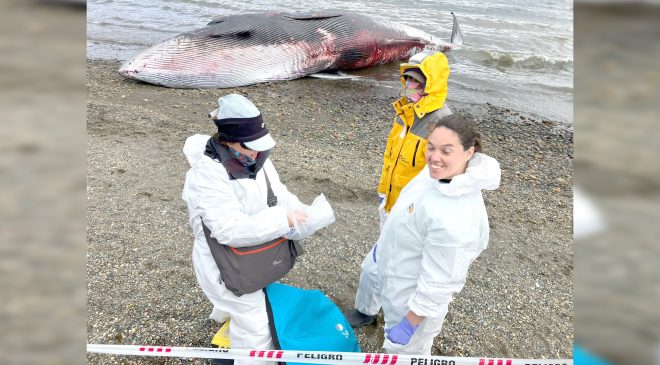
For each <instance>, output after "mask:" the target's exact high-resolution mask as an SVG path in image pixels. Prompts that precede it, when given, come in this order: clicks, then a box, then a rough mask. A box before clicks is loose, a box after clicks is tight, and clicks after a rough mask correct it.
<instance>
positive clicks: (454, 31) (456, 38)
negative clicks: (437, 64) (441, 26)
mask: <svg viewBox="0 0 660 365" xmlns="http://www.w3.org/2000/svg"><path fill="white" fill-rule="evenodd" d="M451 16H452V18H454V25H453V26H452V28H451V43H452V44H454V45H456V46H462V45H463V35H462V34H461V27H460V26H459V25H458V19H456V14H454V12H453V11H452V12H451Z"/></svg>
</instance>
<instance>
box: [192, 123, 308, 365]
mask: <svg viewBox="0 0 660 365" xmlns="http://www.w3.org/2000/svg"><path fill="white" fill-rule="evenodd" d="M209 138H210V136H206V135H200V134H197V135H194V136H191V137H189V138H188V139H187V140H186V143H185V145H184V147H183V152H184V154H185V155H186V158H187V159H188V162H189V163H190V166H191V168H190V170H188V173H187V174H186V181H185V184H184V187H183V193H182V198H183V200H184V201H185V202H186V203H187V205H188V212H189V219H190V221H189V223H190V226H191V227H192V230H193V234H194V236H195V242H194V246H193V252H192V261H193V266H194V268H195V274H196V276H197V282H198V283H199V286H200V287H201V288H202V290H203V291H204V294H206V296H207V297H208V298H209V300H210V301H211V303H212V304H213V312H212V313H211V316H210V318H211V319H214V320H216V321H218V322H224V321H225V320H227V319H231V320H232V321H231V326H230V328H229V339H230V342H231V344H232V347H235V348H255V349H271V348H272V339H271V335H270V330H269V328H268V316H267V313H266V302H265V298H264V294H263V291H261V290H259V291H256V292H254V293H250V294H245V295H242V296H240V297H237V296H235V295H234V294H233V293H232V292H231V291H229V290H228V289H227V288H225V286H224V284H223V283H222V282H221V279H220V271H219V270H218V267H217V266H216V263H215V261H214V260H213V256H212V255H211V251H210V250H209V247H208V244H207V242H206V238H205V237H204V231H203V229H202V225H201V220H202V219H203V220H204V224H205V225H206V226H207V227H208V228H209V230H210V231H211V236H213V237H215V238H216V239H217V240H218V242H221V243H223V244H226V245H229V246H233V247H244V246H252V245H256V244H261V243H264V242H267V241H269V240H272V239H274V238H276V237H281V236H284V235H285V234H287V233H288V232H289V229H290V228H289V224H288V221H287V208H286V206H287V205H288V204H292V205H294V206H295V205H298V204H301V203H300V201H299V200H298V198H297V197H296V196H295V195H293V194H291V193H290V192H289V191H288V190H287V188H286V187H285V186H284V185H283V184H282V183H281V182H280V179H279V175H278V174H277V171H275V167H274V166H273V164H272V162H271V161H270V159H268V160H266V162H265V163H264V165H263V167H262V169H261V170H260V171H259V172H258V173H257V177H256V180H253V179H250V178H243V179H236V180H230V178H229V175H228V173H227V170H226V169H225V167H224V166H223V165H222V164H221V163H219V162H216V161H214V160H213V159H211V158H210V157H208V156H206V155H204V149H205V146H206V143H207V141H208V140H209ZM264 170H266V173H267V174H268V179H269V181H270V184H271V188H272V189H273V193H274V194H275V195H276V196H277V199H278V203H277V205H276V206H274V207H268V204H267V203H266V197H267V195H268V193H267V191H268V190H267V186H266V179H265V177H264ZM246 364H250V365H256V364H264V365H265V364H267V362H262V361H250V360H236V365H246Z"/></svg>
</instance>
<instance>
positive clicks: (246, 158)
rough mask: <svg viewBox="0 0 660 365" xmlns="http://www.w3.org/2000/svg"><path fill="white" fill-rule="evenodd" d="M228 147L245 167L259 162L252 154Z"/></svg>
mask: <svg viewBox="0 0 660 365" xmlns="http://www.w3.org/2000/svg"><path fill="white" fill-rule="evenodd" d="M228 149H229V153H231V154H232V156H234V158H235V159H237V160H238V162H240V163H241V165H243V166H245V167H249V166H252V165H254V164H255V163H256V162H257V160H255V159H253V158H251V157H250V156H246V155H243V154H241V153H240V152H238V151H236V150H235V149H233V148H231V147H229V148H228Z"/></svg>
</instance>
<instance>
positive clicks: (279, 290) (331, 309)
mask: <svg viewBox="0 0 660 365" xmlns="http://www.w3.org/2000/svg"><path fill="white" fill-rule="evenodd" d="M266 297H267V301H266V302H267V305H268V315H269V320H270V323H271V334H272V335H273V344H274V345H275V348H276V349H278V350H301V351H343V352H360V346H359V344H358V341H357V338H356V337H355V333H354V332H353V329H352V328H351V325H350V324H349V323H348V321H347V320H346V318H345V317H344V315H343V314H342V312H341V311H340V310H339V308H337V306H336V305H335V303H333V302H332V301H331V300H330V299H329V298H328V297H326V296H325V294H323V293H322V292H320V291H319V290H306V289H300V288H296V287H292V286H289V285H285V284H280V283H273V284H270V285H268V286H267V287H266ZM273 327H274V328H273ZM288 364H289V365H294V364H301V363H292V362H289V363H288ZM301 365H302V364H301Z"/></svg>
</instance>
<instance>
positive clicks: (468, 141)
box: [427, 114, 483, 152]
mask: <svg viewBox="0 0 660 365" xmlns="http://www.w3.org/2000/svg"><path fill="white" fill-rule="evenodd" d="M440 127H445V128H447V129H449V130H451V131H454V133H456V134H457V135H458V139H459V140H460V141H461V145H463V150H468V149H469V148H470V147H474V152H481V151H482V150H483V147H482V144H481V134H479V132H477V129H476V128H475V127H474V124H473V123H472V122H471V121H469V120H468V119H466V118H465V117H462V116H460V115H456V114H451V115H448V116H446V117H443V118H442V119H440V120H439V121H438V122H437V123H435V125H434V126H433V128H432V129H431V133H432V132H433V131H434V130H435V129H436V128H440ZM431 133H429V135H431ZM427 139H428V137H427Z"/></svg>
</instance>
